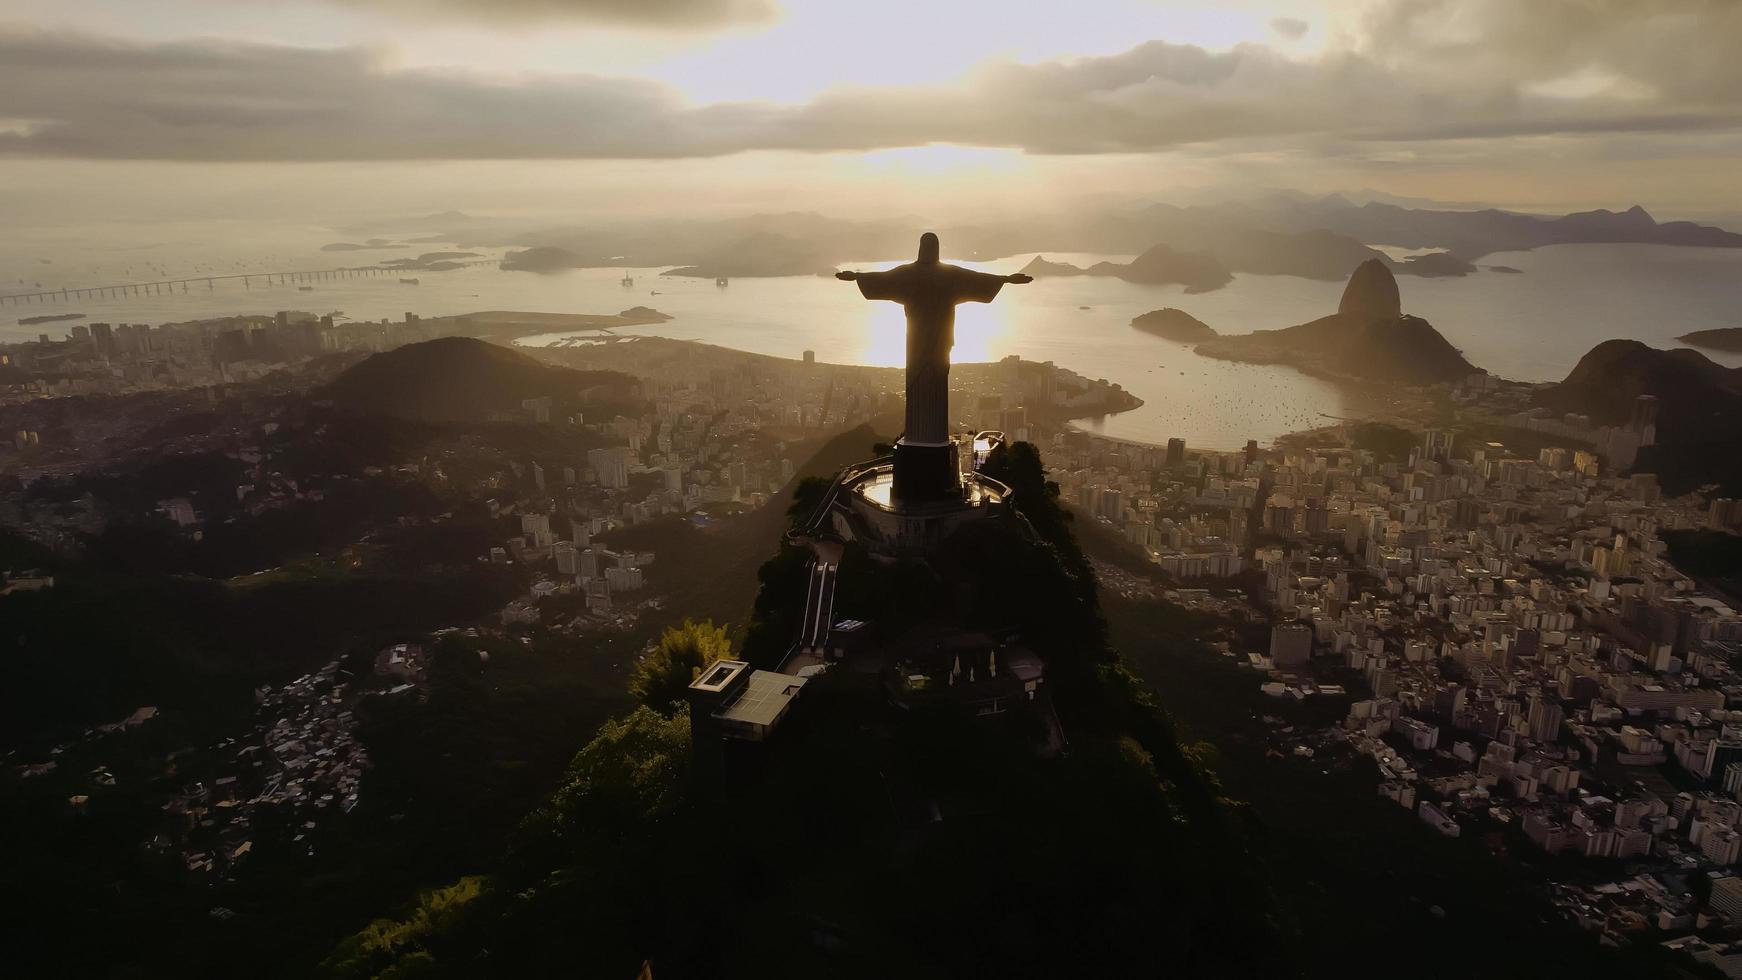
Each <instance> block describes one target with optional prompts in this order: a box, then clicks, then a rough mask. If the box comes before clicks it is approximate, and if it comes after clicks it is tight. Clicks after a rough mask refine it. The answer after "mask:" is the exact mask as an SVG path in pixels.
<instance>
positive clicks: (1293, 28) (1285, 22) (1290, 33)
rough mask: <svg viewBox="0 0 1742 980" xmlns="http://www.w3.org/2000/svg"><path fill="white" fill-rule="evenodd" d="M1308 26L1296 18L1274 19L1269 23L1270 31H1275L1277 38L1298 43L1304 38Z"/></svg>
mask: <svg viewBox="0 0 1742 980" xmlns="http://www.w3.org/2000/svg"><path fill="white" fill-rule="evenodd" d="M1310 26H1311V25H1310V24H1308V23H1307V22H1306V21H1304V20H1301V19H1300V18H1298V17H1275V18H1272V19H1271V21H1270V29H1271V30H1273V31H1275V32H1276V34H1277V36H1278V37H1282V38H1287V39H1288V40H1290V41H1298V40H1300V39H1301V38H1303V37H1306V32H1307V28H1308V27H1310Z"/></svg>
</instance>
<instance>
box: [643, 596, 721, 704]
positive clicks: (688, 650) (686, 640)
mask: <svg viewBox="0 0 1742 980" xmlns="http://www.w3.org/2000/svg"><path fill="white" fill-rule="evenodd" d="M731 654H732V640H731V638H730V637H728V636H727V635H726V627H724V626H715V625H714V623H713V621H712V620H703V621H701V622H699V623H698V622H696V621H694V620H690V619H686V620H684V621H683V624H682V625H681V626H672V627H668V628H667V629H666V631H665V633H664V635H662V636H661V637H660V638H659V645H658V646H657V647H655V648H654V650H653V652H652V653H650V654H648V655H647V657H646V659H644V660H642V661H641V662H640V663H639V664H636V665H635V673H634V675H633V676H631V677H630V678H629V692H630V693H631V694H633V695H635V696H636V697H638V698H640V699H641V700H642V702H643V703H645V704H646V705H647V706H648V707H650V708H653V709H654V710H655V711H659V712H661V713H662V714H667V715H669V714H671V712H672V709H673V708H674V707H676V706H677V705H679V704H682V703H683V699H684V690H685V689H687V688H688V687H689V686H690V682H691V681H694V680H695V679H696V678H697V677H700V676H701V673H702V671H703V670H704V669H705V668H706V667H707V666H708V665H709V664H711V663H713V662H714V661H716V660H721V659H724V658H726V657H729V656H731Z"/></svg>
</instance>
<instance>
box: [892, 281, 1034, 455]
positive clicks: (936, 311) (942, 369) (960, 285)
mask: <svg viewBox="0 0 1742 980" xmlns="http://www.w3.org/2000/svg"><path fill="white" fill-rule="evenodd" d="M857 281H858V283H859V293H860V295H862V296H864V297H865V298H866V299H887V300H893V301H895V302H897V303H900V304H901V305H902V307H903V308H904V309H905V310H906V311H907V425H906V431H905V433H904V434H903V436H902V440H903V441H904V442H907V443H909V444H913V445H921V446H941V445H944V444H945V443H947V442H948V441H949V438H950V348H951V347H954V346H955V343H956V304H957V303H990V302H991V301H992V298H993V297H995V296H997V295H998V290H999V289H1000V288H1001V287H1002V286H1003V285H1004V277H1003V276H994V275H990V274H987V273H984V272H975V271H974V270H972V269H964V268H962V267H961V266H956V265H947V264H945V263H942V262H909V263H908V264H906V265H900V266H896V267H895V268H893V269H890V270H889V271H887V272H861V273H859V276H858V280H857Z"/></svg>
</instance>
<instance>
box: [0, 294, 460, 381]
mask: <svg viewBox="0 0 1742 980" xmlns="http://www.w3.org/2000/svg"><path fill="white" fill-rule="evenodd" d="M435 336H439V332H438V331H437V330H436V329H435V328H434V326H433V325H432V324H430V323H426V322H425V321H424V320H423V319H422V318H420V317H419V316H418V315H417V314H415V313H407V314H405V318H404V319H403V320H401V321H397V322H393V321H388V320H381V321H378V322H377V321H368V322H359V321H342V322H335V316H334V315H332V314H328V315H325V316H317V315H315V314H313V313H306V312H302V311H296V310H281V311H279V312H278V313H275V314H272V315H270V316H266V315H250V316H227V317H217V318H213V319H207V320H189V321H186V322H182V323H165V324H160V325H155V326H154V325H152V324H148V323H116V324H110V323H89V324H86V323H80V324H75V325H74V326H73V327H71V328H70V329H69V330H68V332H67V334H66V336H65V337H63V338H62V339H59V340H51V339H49V335H48V334H42V335H41V336H39V337H38V338H37V339H36V340H33V341H26V342H24V343H15V344H0V367H11V368H16V369H17V370H18V372H19V373H21V374H23V375H28V376H31V377H29V378H27V379H26V380H20V381H15V382H12V383H10V384H5V383H0V404H7V403H11V402H20V401H28V400H30V399H32V398H40V397H44V396H55V395H99V394H107V395H113V394H123V393H126V392H133V391H147V390H153V389H164V388H185V387H192V386H199V385H213V384H225V383H228V382H232V381H246V380H249V379H252V378H255V377H259V376H261V375H263V374H265V373H267V372H268V371H271V370H273V369H274V368H276V367H278V366H281V365H283V364H287V363H294V362H296V361H300V360H304V359H306V358H310V357H315V356H318V355H321V354H329V353H334V352H337V351H356V350H361V351H382V350H390V349H392V348H394V347H398V346H400V345H402V344H409V343H415V342H417V341H420V340H429V339H432V338H433V337H435Z"/></svg>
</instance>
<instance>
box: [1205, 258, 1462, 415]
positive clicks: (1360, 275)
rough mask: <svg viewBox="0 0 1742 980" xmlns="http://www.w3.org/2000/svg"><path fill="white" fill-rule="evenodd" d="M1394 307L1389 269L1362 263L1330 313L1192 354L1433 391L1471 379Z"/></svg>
mask: <svg viewBox="0 0 1742 980" xmlns="http://www.w3.org/2000/svg"><path fill="white" fill-rule="evenodd" d="M1401 307H1402V302H1401V299H1400V297H1399V294H1398V289H1397V280H1396V278H1395V277H1394V276H1393V275H1392V273H1391V270H1390V269H1389V268H1388V267H1387V266H1386V265H1385V263H1384V262H1382V261H1380V260H1379V259H1369V260H1367V261H1366V262H1363V263H1361V265H1359V266H1357V267H1356V269H1355V271H1354V273H1353V274H1352V275H1350V277H1349V284H1348V285H1347V286H1346V287H1344V289H1343V298H1342V301H1341V302H1340V303H1338V305H1337V312H1336V313H1333V314H1331V315H1330V316H1325V317H1320V318H1319V319H1317V320H1312V321H1309V322H1307V323H1302V324H1299V325H1297V326H1293V327H1286V328H1283V329H1281V330H1259V331H1256V332H1254V333H1250V334H1243V335H1240V336H1234V337H1222V338H1220V339H1218V340H1215V341H1213V342H1210V343H1206V344H1203V345H1200V346H1199V347H1198V353H1200V354H1205V355H1207V356H1210V357H1220V358H1223V359H1225V360H1231V361H1252V362H1256V363H1263V364H1272V363H1275V364H1289V365H1292V366H1294V367H1297V368H1300V369H1302V370H1304V371H1309V372H1311V373H1315V374H1322V375H1327V376H1330V377H1338V378H1349V379H1352V380H1360V381H1380V382H1386V383H1393V384H1414V385H1426V384H1435V383H1438V382H1447V381H1456V380H1458V379H1460V378H1463V377H1465V376H1468V375H1471V374H1475V373H1478V369H1477V368H1476V367H1474V366H1473V365H1471V364H1470V362H1469V361H1467V360H1465V359H1464V355H1463V354H1462V353H1460V352H1459V351H1458V349H1457V348H1456V347H1453V346H1452V345H1451V343H1450V342H1449V341H1447V340H1446V338H1445V337H1443V336H1442V335H1441V334H1440V332H1439V331H1438V330H1435V329H1434V327H1433V324H1430V323H1428V322H1427V321H1426V320H1423V319H1422V318H1420V317H1416V316H1407V315H1405V314H1403V313H1402V311H1401Z"/></svg>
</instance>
